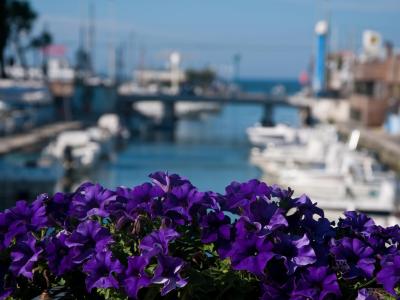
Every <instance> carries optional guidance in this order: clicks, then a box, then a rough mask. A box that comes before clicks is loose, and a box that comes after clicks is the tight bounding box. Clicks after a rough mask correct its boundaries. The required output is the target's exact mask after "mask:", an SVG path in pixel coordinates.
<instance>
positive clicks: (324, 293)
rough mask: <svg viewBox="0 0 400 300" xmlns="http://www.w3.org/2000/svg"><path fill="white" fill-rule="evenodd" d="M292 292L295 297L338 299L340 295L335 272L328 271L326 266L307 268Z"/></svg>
mask: <svg viewBox="0 0 400 300" xmlns="http://www.w3.org/2000/svg"><path fill="white" fill-rule="evenodd" d="M295 286H296V288H295V289H294V291H293V292H292V297H293V298H295V299H310V300H324V299H334V298H336V299H339V297H340V296H341V292H340V288H339V284H338V282H337V277H336V274H334V273H331V272H329V269H328V268H327V267H310V268H308V269H307V270H306V271H305V273H304V274H302V277H301V278H300V280H299V281H298V282H296V284H295Z"/></svg>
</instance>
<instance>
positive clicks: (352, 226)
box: [338, 211, 375, 235]
mask: <svg viewBox="0 0 400 300" xmlns="http://www.w3.org/2000/svg"><path fill="white" fill-rule="evenodd" d="M344 215H345V217H346V218H344V219H342V218H341V219H339V223H338V226H339V228H347V229H349V230H350V231H351V232H354V233H362V234H365V235H369V234H370V233H371V232H372V231H373V229H374V225H375V222H374V220H372V219H371V218H369V217H367V215H365V214H362V213H358V212H356V211H346V212H345V213H344Z"/></svg>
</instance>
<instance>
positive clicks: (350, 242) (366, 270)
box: [331, 237, 375, 279]
mask: <svg viewBox="0 0 400 300" xmlns="http://www.w3.org/2000/svg"><path fill="white" fill-rule="evenodd" d="M331 253H332V254H333V255H334V256H335V259H336V262H337V263H338V264H341V270H340V271H342V273H343V277H344V278H346V279H354V278H357V277H365V278H371V277H372V275H373V272H374V270H375V258H374V250H373V249H372V248H371V247H369V246H368V245H366V244H365V243H364V242H362V241H361V240H359V239H356V238H354V239H352V238H348V237H345V238H343V239H341V240H338V241H335V242H334V245H333V246H332V247H331Z"/></svg>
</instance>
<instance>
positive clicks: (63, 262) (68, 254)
mask: <svg viewBox="0 0 400 300" xmlns="http://www.w3.org/2000/svg"><path fill="white" fill-rule="evenodd" d="M68 238H69V235H68V234H67V233H66V232H60V233H58V234H57V236H55V237H52V238H50V239H49V241H48V242H47V244H46V249H45V250H46V255H47V256H46V257H47V260H48V265H49V269H50V271H51V272H53V274H55V275H57V276H61V275H63V274H64V273H66V272H68V271H71V270H72V269H73V268H74V267H75V266H76V264H75V263H74V261H73V260H74V257H76V256H78V255H79V249H78V248H77V247H72V248H70V247H68V246H67V245H66V241H67V239H68Z"/></svg>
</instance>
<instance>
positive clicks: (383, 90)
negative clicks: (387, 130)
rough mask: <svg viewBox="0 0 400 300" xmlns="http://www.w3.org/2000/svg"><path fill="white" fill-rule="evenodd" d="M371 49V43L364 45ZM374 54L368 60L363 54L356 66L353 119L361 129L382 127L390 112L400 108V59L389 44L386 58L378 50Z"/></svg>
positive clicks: (351, 98) (351, 101)
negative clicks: (363, 127)
mask: <svg viewBox="0 0 400 300" xmlns="http://www.w3.org/2000/svg"><path fill="white" fill-rule="evenodd" d="M369 36H371V35H369ZM364 41H365V39H364ZM370 48H371V47H369V44H368V43H367V45H364V49H365V50H369V51H370V50H371V49H370ZM369 53H370V52H369ZM373 53H374V54H375V55H373V56H368V51H364V54H363V55H361V57H360V58H359V59H358V60H357V61H356V62H355V65H354V92H353V94H352V95H351V97H350V115H351V118H352V120H353V121H356V122H358V123H360V124H361V125H364V126H371V127H376V126H378V127H379V126H382V125H383V124H384V122H385V119H386V116H387V114H388V113H389V112H390V110H397V109H398V107H399V104H400V55H396V54H395V53H394V52H393V47H392V45H391V44H390V43H387V44H386V53H385V55H384V57H383V58H382V57H381V55H380V52H379V51H378V50H376V51H375V52H373ZM365 54H367V55H365Z"/></svg>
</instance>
